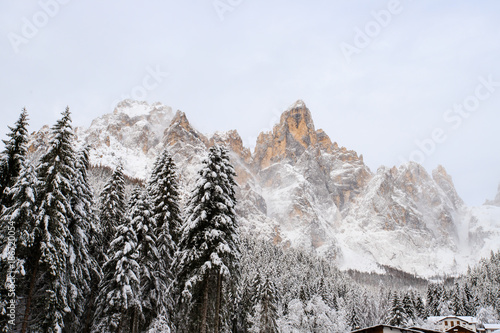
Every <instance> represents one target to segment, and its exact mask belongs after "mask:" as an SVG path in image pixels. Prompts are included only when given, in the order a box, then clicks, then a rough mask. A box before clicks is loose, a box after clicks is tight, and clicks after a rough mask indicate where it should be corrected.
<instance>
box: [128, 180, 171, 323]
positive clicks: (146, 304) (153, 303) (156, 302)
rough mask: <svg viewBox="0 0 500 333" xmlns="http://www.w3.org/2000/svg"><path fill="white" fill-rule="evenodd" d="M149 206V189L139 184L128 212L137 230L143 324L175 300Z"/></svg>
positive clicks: (150, 321)
mask: <svg viewBox="0 0 500 333" xmlns="http://www.w3.org/2000/svg"><path fill="white" fill-rule="evenodd" d="M149 207H150V203H149V201H148V197H147V193H146V192H145V191H144V190H143V189H141V188H139V187H136V188H135V189H134V190H133V192H132V195H131V198H130V207H129V213H128V216H129V217H130V219H131V221H132V225H133V226H134V230H136V233H137V251H138V259H137V262H138V264H139V266H140V276H141V281H140V291H141V298H140V301H141V307H142V313H141V314H140V316H139V318H138V319H139V320H140V326H141V327H149V326H150V325H151V323H152V322H153V321H154V320H155V319H156V318H157V317H158V316H159V315H161V314H167V306H168V305H171V303H172V301H171V298H170V294H169V290H168V287H169V286H168V283H169V282H170V281H171V279H169V278H167V277H166V276H165V274H162V272H161V271H160V270H159V269H158V267H159V266H160V265H159V263H160V260H161V258H160V256H159V251H158V248H157V237H156V233H155V224H154V220H153V218H152V217H151V211H150V210H149Z"/></svg>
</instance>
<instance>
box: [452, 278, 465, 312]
mask: <svg viewBox="0 0 500 333" xmlns="http://www.w3.org/2000/svg"><path fill="white" fill-rule="evenodd" d="M462 294H463V293H462V288H461V287H460V285H459V284H458V282H455V285H454V288H453V294H452V295H451V308H452V309H451V310H452V311H453V314H454V315H455V316H465V315H466V313H465V312H466V311H465V308H464V305H465V299H464V297H463V295H462Z"/></svg>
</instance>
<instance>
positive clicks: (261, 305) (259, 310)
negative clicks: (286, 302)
mask: <svg viewBox="0 0 500 333" xmlns="http://www.w3.org/2000/svg"><path fill="white" fill-rule="evenodd" d="M257 292H258V295H257V297H256V302H255V306H254V308H253V315H252V317H251V318H249V322H251V323H252V324H253V325H252V327H251V328H250V332H256V333H277V332H278V325H277V324H276V319H277V318H278V314H277V309H276V306H277V300H276V288H275V287H274V283H273V282H272V281H271V280H270V279H269V277H265V278H264V281H263V282H261V285H260V286H259V288H257Z"/></svg>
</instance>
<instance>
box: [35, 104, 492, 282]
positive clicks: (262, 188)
mask: <svg viewBox="0 0 500 333" xmlns="http://www.w3.org/2000/svg"><path fill="white" fill-rule="evenodd" d="M75 132H76V135H77V138H78V141H79V143H80V144H89V145H91V146H92V148H93V149H92V151H91V162H92V164H94V165H96V166H99V165H102V166H108V167H114V166H115V165H116V161H117V160H118V159H121V160H122V161H123V164H124V169H125V172H126V174H127V175H128V176H132V177H135V178H141V179H146V177H147V176H148V175H149V173H150V170H151V168H152V166H153V162H154V160H155V158H156V156H157V154H158V153H159V152H161V151H162V150H163V149H164V148H165V147H168V148H169V149H170V152H171V153H172V155H173V158H174V160H175V162H176V164H177V166H178V171H179V176H180V184H181V185H182V188H183V191H184V197H186V196H187V193H188V192H189V191H190V190H191V188H192V186H193V184H194V180H195V178H196V170H198V169H199V165H200V163H201V161H202V159H203V157H204V156H205V155H206V152H207V150H208V148H209V147H210V146H211V145H213V144H214V143H219V144H224V145H226V146H227V147H229V149H230V155H231V160H232V163H233V164H234V167H235V169H236V172H237V178H236V180H237V182H238V184H239V188H238V190H237V199H238V205H237V207H236V208H237V213H238V215H239V219H240V224H241V229H242V230H243V232H246V233H249V234H251V235H255V237H262V238H267V239H272V240H273V242H274V243H275V244H276V245H277V246H283V247H289V246H293V247H302V248H306V249H311V250H312V251H315V252H317V253H319V254H321V255H324V256H326V257H328V258H330V259H331V260H334V261H336V262H337V263H338V265H339V266H340V267H342V268H346V269H348V268H354V269H359V270H364V271H379V272H383V267H384V266H391V267H395V268H398V269H401V270H404V271H406V272H410V273H414V274H418V275H423V276H432V275H436V274H454V273H459V272H462V271H464V270H465V269H466V267H467V265H469V264H473V263H474V262H476V261H477V260H478V259H479V258H480V257H484V256H487V255H488V254H489V252H490V251H491V250H497V249H498V248H499V245H498V244H500V241H499V240H500V207H495V206H491V205H490V206H483V207H474V208H471V207H467V206H465V204H464V203H463V201H462V199H461V198H460V197H459V195H458V194H457V192H456V190H455V187H454V185H453V181H452V179H451V177H450V176H449V175H448V174H447V172H446V170H445V169H444V167H442V166H439V167H438V168H437V169H436V170H434V171H433V172H432V173H431V174H429V173H428V172H427V171H426V170H425V169H424V168H423V167H422V166H421V165H419V164H417V163H414V162H410V163H407V164H404V165H401V166H399V167H392V168H389V167H385V166H382V167H380V168H378V170H377V171H376V172H373V171H371V170H370V169H369V168H368V167H367V166H366V165H365V164H364V162H363V157H362V155H358V153H357V152H355V151H352V150H348V149H347V148H344V147H339V145H338V144H337V143H336V142H332V141H331V140H330V138H329V137H328V135H327V134H326V133H325V132H324V131H323V130H321V129H318V130H316V128H315V125H314V122H313V119H312V115H311V112H310V111H309V109H308V108H307V106H306V105H305V103H304V102H303V101H301V100H299V101H297V102H295V103H294V104H293V105H292V106H291V107H289V108H288V109H287V110H285V111H284V112H283V114H282V115H281V117H280V121H279V123H278V124H276V125H275V126H274V127H273V129H272V131H271V132H267V133H260V134H259V136H258V139H257V143H256V146H255V150H254V153H253V154H252V153H251V152H250V150H249V149H248V148H246V147H244V146H243V143H242V140H241V137H240V136H239V134H238V132H237V131H235V130H232V131H228V132H216V133H215V134H213V135H204V134H202V133H200V132H199V131H198V130H196V129H195V128H194V127H193V126H192V125H191V124H190V122H189V120H188V118H187V116H186V114H185V113H184V112H181V111H177V112H176V113H174V112H173V111H172V109H171V108H170V107H168V106H165V105H162V104H160V103H155V104H152V105H149V104H147V103H145V102H137V101H130V100H126V101H123V102H121V103H119V104H118V105H117V107H116V109H115V110H114V111H113V112H112V113H109V114H105V115H103V116H102V117H99V118H97V119H95V120H94V121H93V122H92V124H91V125H90V127H89V128H78V129H76V131H75ZM47 134H48V131H47V128H45V127H44V128H42V129H41V130H40V131H39V132H37V133H34V134H33V135H32V136H31V141H30V152H32V153H33V154H36V153H37V152H38V151H40V150H42V149H44V147H46V145H45V144H44V143H45V142H47V140H48V138H47Z"/></svg>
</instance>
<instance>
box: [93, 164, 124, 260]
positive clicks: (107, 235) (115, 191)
mask: <svg viewBox="0 0 500 333" xmlns="http://www.w3.org/2000/svg"><path fill="white" fill-rule="evenodd" d="M126 208H127V206H126V200H125V178H124V175H123V166H122V164H121V162H120V163H119V164H118V166H117V167H116V168H115V170H114V172H113V174H112V175H111V177H110V178H109V179H108V181H107V183H106V185H104V189H103V190H102V192H101V196H100V205H99V221H100V229H101V231H102V236H101V242H102V244H101V245H103V246H106V245H107V244H109V243H110V242H111V241H112V240H113V237H114V236H115V232H116V228H117V227H118V226H119V225H121V224H123V219H124V217H125V212H126ZM102 252H105V251H102ZM103 261H104V258H100V260H99V263H101V264H102V262H103Z"/></svg>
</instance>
